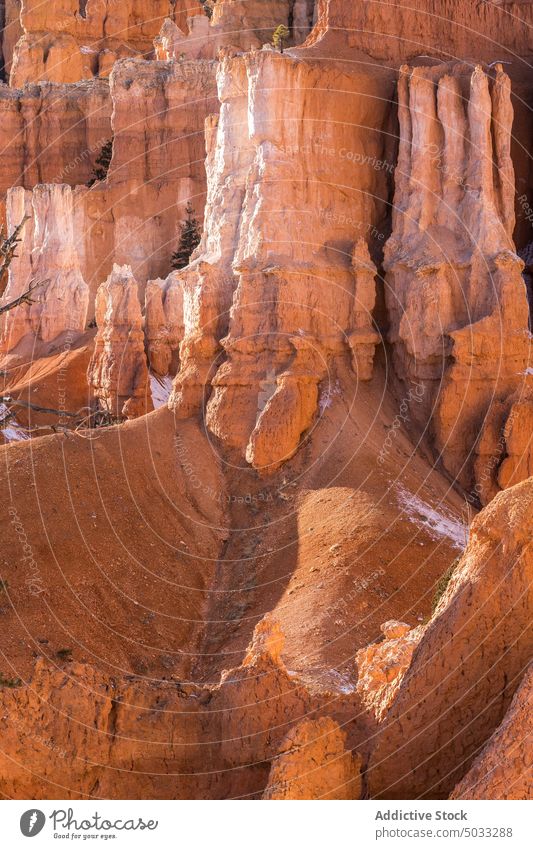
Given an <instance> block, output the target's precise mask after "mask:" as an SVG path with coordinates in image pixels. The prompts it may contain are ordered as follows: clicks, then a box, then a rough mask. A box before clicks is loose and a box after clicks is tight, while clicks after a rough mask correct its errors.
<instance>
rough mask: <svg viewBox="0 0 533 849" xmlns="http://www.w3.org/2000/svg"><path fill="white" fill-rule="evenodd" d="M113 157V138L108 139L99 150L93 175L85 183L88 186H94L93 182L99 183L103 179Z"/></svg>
mask: <svg viewBox="0 0 533 849" xmlns="http://www.w3.org/2000/svg"><path fill="white" fill-rule="evenodd" d="M112 158H113V139H109V141H107V142H106V143H105V145H104V146H103V148H102V150H101V151H100V156H99V157H98V158H97V160H96V163H95V166H99V167H94V168H93V175H92V177H91V179H90V180H89V182H88V183H87V185H88V187H89V188H91V186H94V184H95V183H99V182H100V181H101V180H105V179H106V177H107V174H108V171H109V166H110V165H111V159H112Z"/></svg>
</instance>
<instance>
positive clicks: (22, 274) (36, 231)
mask: <svg viewBox="0 0 533 849" xmlns="http://www.w3.org/2000/svg"><path fill="white" fill-rule="evenodd" d="M25 216H27V217H28V221H27V223H26V224H25V225H24V227H23V230H22V232H21V240H22V241H21V244H20V246H19V249H18V256H16V257H15V258H14V260H13V262H12V264H11V266H10V269H9V282H8V285H7V288H6V290H5V292H4V295H3V299H2V300H3V302H4V303H9V302H11V301H13V300H15V299H16V298H17V297H18V296H19V295H21V294H23V293H24V292H25V291H26V290H27V289H28V287H29V286H30V285H33V284H34V283H36V282H38V283H39V284H40V285H39V287H38V288H37V289H36V290H35V292H33V294H32V303H23V304H21V305H20V306H19V307H17V308H16V309H14V310H11V311H10V312H8V313H6V314H5V316H4V317H3V328H2V348H3V350H4V351H10V350H12V349H13V348H15V347H16V346H17V345H18V343H19V342H20V341H21V340H22V339H23V338H24V337H28V338H27V342H28V344H29V345H30V346H31V348H33V355H34V356H35V355H36V354H37V352H38V350H39V344H38V343H39V342H43V343H46V342H51V341H53V340H54V339H56V338H57V337H58V336H59V335H60V334H62V333H63V332H65V331H66V332H68V333H69V334H70V335H71V336H72V338H73V339H74V338H76V337H77V336H78V335H79V334H80V333H83V331H84V330H85V323H86V318H87V309H88V304H89V289H88V286H87V284H86V283H85V281H84V279H83V276H82V273H81V271H80V265H79V259H78V254H77V251H76V247H75V243H74V228H73V202H72V190H71V188H70V186H65V185H57V186H49V185H46V186H37V187H36V188H35V189H34V190H33V192H30V191H27V190H25V189H23V188H22V187H19V188H15V189H11V190H10V192H8V216H7V218H8V228H9V231H10V232H11V231H12V230H14V228H15V227H16V226H17V224H19V223H20V222H21V221H22V220H23V219H24V217H25Z"/></svg>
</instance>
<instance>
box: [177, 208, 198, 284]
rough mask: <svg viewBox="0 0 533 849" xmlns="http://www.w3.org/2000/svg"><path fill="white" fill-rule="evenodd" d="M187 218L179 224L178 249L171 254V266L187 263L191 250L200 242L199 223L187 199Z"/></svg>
mask: <svg viewBox="0 0 533 849" xmlns="http://www.w3.org/2000/svg"><path fill="white" fill-rule="evenodd" d="M186 209H187V218H186V219H185V221H184V222H183V223H182V224H181V225H180V227H181V235H180V240H179V244H178V250H177V251H176V252H175V253H173V254H172V257H171V260H170V264H171V266H172V268H175V269H180V268H185V266H187V265H189V259H190V256H191V254H192V252H193V250H194V249H195V248H196V247H198V245H199V244H200V225H199V224H198V220H197V219H196V218H195V217H194V209H193V208H192V204H191V202H190V201H189V203H188V204H187V207H186Z"/></svg>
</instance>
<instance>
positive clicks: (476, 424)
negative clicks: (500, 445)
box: [385, 65, 530, 488]
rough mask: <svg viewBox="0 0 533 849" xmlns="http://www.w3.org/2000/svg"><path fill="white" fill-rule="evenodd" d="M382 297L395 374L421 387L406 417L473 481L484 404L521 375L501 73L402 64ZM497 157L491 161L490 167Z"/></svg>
mask: <svg viewBox="0 0 533 849" xmlns="http://www.w3.org/2000/svg"><path fill="white" fill-rule="evenodd" d="M398 111H399V121H400V147H399V152H398V163H397V167H396V170H395V195H394V211H393V231H392V235H391V237H390V239H389V241H388V242H387V245H386V248H385V268H386V270H387V280H386V300H387V307H388V313H389V317H390V324H391V329H390V341H391V342H392V344H393V348H394V362H395V368H396V371H397V373H398V374H399V375H400V377H401V378H402V379H403V380H404V381H406V382H407V383H411V382H414V383H416V384H417V385H421V386H422V387H423V390H424V391H423V397H422V399H421V403H418V404H417V405H413V417H414V418H417V419H418V422H419V425H420V427H421V428H426V427H427V426H428V420H431V424H430V426H429V429H430V432H431V433H432V436H433V438H434V441H435V447H436V449H437V451H438V452H439V454H440V455H441V456H442V459H443V462H444V465H445V467H446V468H447V470H448V471H449V472H450V473H451V474H452V475H453V476H454V477H455V478H456V479H457V480H458V481H459V482H460V483H461V484H462V485H463V486H464V487H465V488H472V486H473V478H474V476H473V468H472V467H473V454H472V452H471V448H472V446H473V445H474V444H475V442H476V439H477V437H478V435H479V432H480V430H481V427H482V425H483V421H484V418H485V417H486V416H487V415H490V407H491V403H492V402H494V401H500V400H505V399H506V398H508V397H509V396H510V395H511V394H512V393H513V392H514V391H515V390H516V389H517V387H518V386H519V385H520V383H521V382H523V380H524V375H525V372H526V368H527V365H528V360H529V353H530V351H529V349H530V340H529V332H528V317H529V313H528V304H527V297H526V290H525V285H524V282H523V279H522V275H521V271H522V267H523V266H522V262H521V260H520V259H519V258H518V256H517V255H516V253H515V251H514V245H513V242H512V233H513V228H514V171H513V166H512V162H511V158H510V137H511V128H512V115H513V113H512V106H511V102H510V82H509V79H508V77H507V75H506V74H505V73H504V72H503V70H502V68H501V66H498V65H497V66H496V68H495V69H494V72H490V73H489V72H485V71H484V70H483V69H482V68H481V67H480V66H477V67H476V69H475V70H474V71H473V72H472V71H471V69H470V68H468V66H463V65H452V66H448V67H446V66H442V65H441V66H438V67H437V68H434V69H428V68H414V69H408V68H407V67H403V68H402V69H401V71H400V79H399V83H398ZM493 162H494V166H493ZM431 417H432V418H431Z"/></svg>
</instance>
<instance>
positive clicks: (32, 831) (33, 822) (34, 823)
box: [20, 808, 46, 837]
mask: <svg viewBox="0 0 533 849" xmlns="http://www.w3.org/2000/svg"><path fill="white" fill-rule="evenodd" d="M45 822H46V817H45V815H44V814H43V812H42V811H39V810H38V809H37V808H30V810H29V811H25V812H24V813H23V814H22V816H21V818H20V830H21V832H22V833H23V835H24V837H35V835H36V834H39V832H40V831H42V830H43V828H44V824H45Z"/></svg>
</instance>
